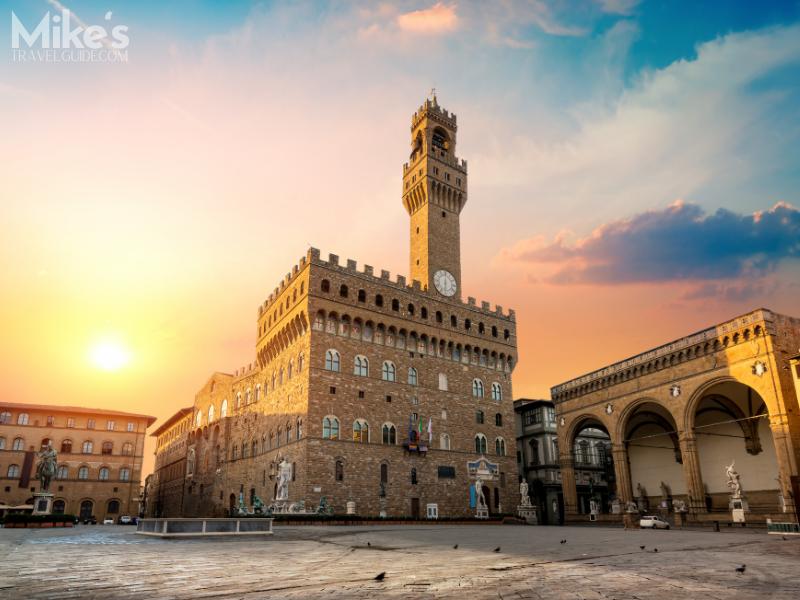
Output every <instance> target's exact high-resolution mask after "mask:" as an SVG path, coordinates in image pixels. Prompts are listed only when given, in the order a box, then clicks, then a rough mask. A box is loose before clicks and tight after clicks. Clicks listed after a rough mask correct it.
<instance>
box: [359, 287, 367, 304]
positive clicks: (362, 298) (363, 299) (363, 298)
mask: <svg viewBox="0 0 800 600" xmlns="http://www.w3.org/2000/svg"><path fill="white" fill-rule="evenodd" d="M358 301H359V302H366V301H367V292H365V291H364V290H358Z"/></svg>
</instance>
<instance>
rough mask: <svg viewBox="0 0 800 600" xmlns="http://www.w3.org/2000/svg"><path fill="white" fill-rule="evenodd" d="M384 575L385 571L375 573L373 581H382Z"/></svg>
mask: <svg viewBox="0 0 800 600" xmlns="http://www.w3.org/2000/svg"><path fill="white" fill-rule="evenodd" d="M384 577H386V571H381V572H380V573H378V574H377V575H375V581H383V578H384Z"/></svg>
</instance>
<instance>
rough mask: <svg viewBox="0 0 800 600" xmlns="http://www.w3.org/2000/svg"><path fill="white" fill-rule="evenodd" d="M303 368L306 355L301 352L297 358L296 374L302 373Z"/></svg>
mask: <svg viewBox="0 0 800 600" xmlns="http://www.w3.org/2000/svg"><path fill="white" fill-rule="evenodd" d="M305 366H306V355H305V354H303V353H302V352H301V353H300V356H298V357H297V372H298V373H302V372H303V367H305Z"/></svg>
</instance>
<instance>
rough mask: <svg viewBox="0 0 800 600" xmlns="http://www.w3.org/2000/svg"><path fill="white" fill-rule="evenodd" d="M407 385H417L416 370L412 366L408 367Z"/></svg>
mask: <svg viewBox="0 0 800 600" xmlns="http://www.w3.org/2000/svg"><path fill="white" fill-rule="evenodd" d="M408 385H417V370H416V369H415V368H414V367H408Z"/></svg>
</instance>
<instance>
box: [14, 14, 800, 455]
mask: <svg viewBox="0 0 800 600" xmlns="http://www.w3.org/2000/svg"><path fill="white" fill-rule="evenodd" d="M63 8H67V9H69V10H70V11H71V13H72V15H73V17H74V19H79V22H80V23H83V24H84V25H86V26H104V27H105V28H106V29H107V30H110V29H111V28H112V27H115V26H122V27H127V30H126V32H127V37H128V39H129V44H128V46H127V47H126V48H125V51H126V52H127V61H126V62H120V61H119V60H114V61H102V60H98V61H93V62H71V61H64V60H62V61H33V60H25V61H21V60H20V59H19V56H18V55H15V54H14V52H13V48H12V41H13V40H12V38H13V35H12V33H13V32H12V21H13V18H14V17H15V18H16V19H17V20H18V21H19V22H20V23H22V24H23V25H24V27H25V28H26V30H27V31H33V29H34V28H35V27H36V26H37V24H38V23H39V22H40V21H41V19H42V18H43V17H44V16H45V15H46V13H48V12H49V13H50V14H51V16H52V15H58V14H60V11H61V10H62V9H63ZM12 12H13V15H14V17H12ZM0 22H4V24H3V25H2V30H3V40H4V41H3V42H2V43H3V44H4V46H5V47H4V49H3V50H2V51H0V56H2V58H0V132H2V135H1V136H0V208H1V209H2V210H1V211H0V219H1V220H0V222H1V223H2V236H0V276H1V277H2V279H0V282H1V283H0V290H2V292H1V295H0V331H2V332H3V333H2V336H0V398H2V399H3V400H7V401H15V402H35V403H57V404H70V405H83V406H98V407H101V406H102V407H109V408H115V409H118V410H130V411H134V412H140V413H146V414H151V415H153V416H156V417H158V419H159V420H163V419H164V418H166V417H167V416H169V415H170V414H171V413H172V412H174V411H175V410H177V409H178V408H181V407H184V406H189V405H191V403H192V401H193V398H194V394H195V392H196V391H197V390H198V389H199V388H200V387H201V385H202V384H203V383H204V382H205V381H206V379H207V377H208V376H209V375H210V374H211V372H213V371H215V370H219V371H225V372H232V371H234V370H235V369H237V368H239V367H241V366H243V365H245V364H247V363H248V362H250V361H252V360H253V359H254V345H255V335H256V316H257V308H258V305H259V304H260V303H261V302H262V301H263V300H264V299H265V298H266V297H267V296H268V295H269V293H270V291H271V290H272V289H273V288H274V287H275V286H276V284H277V283H278V282H279V281H280V279H281V278H282V277H283V276H284V275H285V274H286V273H287V272H288V271H289V270H290V268H291V266H292V265H294V264H295V263H296V262H297V260H298V259H299V258H300V257H301V256H302V255H304V254H305V252H306V249H307V248H308V246H314V247H317V248H320V249H321V251H322V253H323V255H325V254H326V253H327V252H333V253H336V254H338V255H339V256H340V257H342V261H344V260H345V259H346V258H352V259H355V260H357V261H358V263H359V264H360V265H362V264H364V263H367V264H371V265H373V266H374V267H375V268H376V269H387V270H389V271H391V272H392V273H399V274H404V275H407V268H408V260H407V255H408V239H407V236H408V225H407V219H408V215H407V214H406V212H405V210H404V209H403V207H402V203H401V178H402V164H403V162H404V160H406V159H407V156H408V152H409V147H410V138H409V135H410V134H409V127H410V119H411V115H412V113H413V112H414V111H415V110H416V109H417V107H418V106H419V105H420V104H421V103H422V102H423V101H424V99H425V98H426V97H427V96H428V95H429V94H430V91H431V89H432V88H435V89H436V94H437V97H438V101H439V103H440V104H441V105H442V106H444V107H445V108H446V109H448V110H451V111H453V112H455V113H456V114H457V115H458V122H459V132H458V143H457V148H456V153H457V154H458V156H459V157H461V158H464V159H466V160H467V161H468V163H469V184H468V185H469V202H468V204H467V205H466V208H465V209H464V211H463V213H462V215H461V227H462V278H463V282H462V288H463V290H462V292H463V296H464V297H466V296H474V297H476V298H477V299H478V301H481V300H487V301H490V302H492V303H493V304H494V303H496V304H500V305H502V306H503V307H506V308H513V309H515V311H516V315H517V326H518V344H519V362H518V365H517V367H516V370H515V372H514V397H515V398H519V397H528V398H531V397H549V389H550V387H551V386H553V385H556V384H558V383H561V382H563V381H565V380H568V379H570V378H572V377H576V376H578V375H581V374H583V373H584V372H587V371H590V370H593V369H595V368H599V367H602V366H603V365H606V364H608V363H611V362H614V361H616V360H619V359H623V358H625V357H628V356H630V355H632V354H636V353H638V352H641V351H644V350H646V349H648V348H650V347H653V346H656V345H659V344H662V343H665V342H667V341H670V340H672V339H675V338H678V337H681V336H683V335H686V334H689V333H692V332H694V331H697V330H699V329H702V328H705V327H707V326H710V325H713V324H715V323H717V322H721V321H723V320H726V319H729V318H732V317H734V316H737V315H739V314H742V313H745V312H747V311H749V310H752V309H754V308H757V307H767V308H771V309H773V310H775V311H778V312H784V313H787V314H792V315H794V316H800V302H799V301H800V261H799V260H798V257H800V197H798V184H799V183H800V152H798V150H799V149H800V144H799V143H798V142H800V2H798V1H787V2H770V1H767V0H765V1H763V2H758V3H753V2H747V1H742V2H736V1H733V0H731V1H725V2H721V1H716V2H708V1H705V2H704V1H691V2H666V1H665V2H659V1H647V0H644V1H641V2H639V1H637V0H583V1H579V0H575V1H566V0H554V1H550V2H548V1H544V0H528V1H521V0H504V1H502V2H491V3H489V2H467V1H464V0H460V1H451V2H433V1H431V0H427V1H408V2H396V3H389V2H386V3H379V2H358V1H352V2H343V1H340V2H257V3H253V2H235V1H232V2H224V3H223V2H209V1H201V0H178V1H174V2H168V3H167V2H151V1H144V0H142V1H138V2H119V1H110V0H109V1H103V2H88V1H84V0H75V1H71V0H63V2H58V1H56V0H50V1H45V0H41V1H39V0H25V1H23V0H14V1H11V2H9V1H8V0H0ZM74 25H75V22H74V21H73V26H74ZM107 41H108V40H107ZM39 44H41V40H39ZM102 48H107V46H102ZM107 54H108V53H107ZM112 56H115V57H119V55H115V54H112ZM103 344H105V346H103ZM98 347H100V348H103V347H110V348H117V349H122V351H123V354H124V356H121V357H120V356H108V353H106V356H105V360H102V359H101V360H98V358H97V353H98ZM112 354H113V353H112ZM101 358H102V357H101ZM117 359H118V360H117ZM115 360H117V362H118V363H119V365H122V366H121V368H116V369H114V368H111V364H110V363H113V362H114V361H115ZM119 365H117V366H119ZM151 448H152V445H151V446H150V447H148V454H149V453H150V451H151ZM148 464H151V463H150V462H149V461H148Z"/></svg>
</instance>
